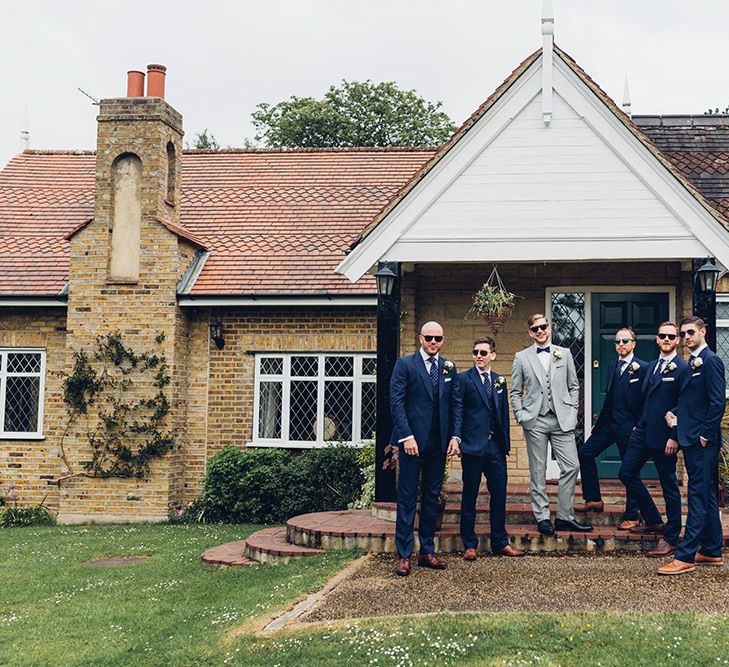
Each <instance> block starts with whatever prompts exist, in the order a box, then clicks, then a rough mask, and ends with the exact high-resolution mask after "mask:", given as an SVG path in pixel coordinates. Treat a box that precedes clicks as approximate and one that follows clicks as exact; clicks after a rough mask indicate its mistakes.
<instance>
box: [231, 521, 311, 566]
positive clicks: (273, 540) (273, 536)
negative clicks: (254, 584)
mask: <svg viewBox="0 0 729 667" xmlns="http://www.w3.org/2000/svg"><path fill="white" fill-rule="evenodd" d="M243 553H244V555H245V556H246V557H247V558H250V559H251V560H254V561H257V562H259V563H286V562H288V561H289V559H291V558H300V557H302V556H319V555H320V554H323V553H324V551H323V550H322V549H312V548H310V547H307V546H301V545H298V544H294V543H292V542H288V541H287V540H286V528H282V527H280V526H276V527H274V528H264V529H262V530H259V531H257V532H255V533H252V534H251V535H249V536H248V539H247V540H246V541H245V548H244V550H243Z"/></svg>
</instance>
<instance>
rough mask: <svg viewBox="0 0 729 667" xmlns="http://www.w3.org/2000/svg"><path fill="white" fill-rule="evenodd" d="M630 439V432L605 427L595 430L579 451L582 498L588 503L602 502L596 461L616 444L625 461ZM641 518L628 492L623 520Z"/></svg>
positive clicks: (635, 503) (633, 499)
mask: <svg viewBox="0 0 729 667" xmlns="http://www.w3.org/2000/svg"><path fill="white" fill-rule="evenodd" d="M629 439H630V431H628V432H627V433H626V434H622V433H618V432H616V430H615V429H613V428H612V427H611V426H605V427H602V428H599V429H595V431H593V433H592V435H591V436H590V437H589V438H588V439H587V441H586V442H585V444H584V445H582V447H580V448H579V449H578V450H577V456H578V457H579V459H580V475H581V478H582V497H583V498H584V499H585V500H586V501H589V500H602V497H601V495H600V478H599V477H598V474H597V462H596V461H595V459H596V458H597V457H598V456H599V455H600V454H602V453H603V452H604V451H605V450H606V449H607V448H608V447H610V445H612V444H613V443H616V444H617V445H618V451H619V452H620V458H621V459H622V460H624V459H625V453H626V452H627V451H628V442H629ZM639 517H640V515H639V513H638V503H637V502H636V500H635V498H634V497H633V496H632V495H631V493H630V491H628V492H627V494H626V498H625V512H623V519H626V520H632V521H635V520H637V519H638V518H639Z"/></svg>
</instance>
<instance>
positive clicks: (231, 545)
mask: <svg viewBox="0 0 729 667" xmlns="http://www.w3.org/2000/svg"><path fill="white" fill-rule="evenodd" d="M245 548H246V541H245V540H239V541H238V542H227V543H226V544H221V545H220V546H217V547H212V548H210V549H208V550H207V551H205V552H204V553H203V555H202V557H201V559H202V562H203V563H207V564H208V565H257V564H258V563H257V561H255V560H251V559H250V558H246V557H245V556H244V555H243V552H244V551H245Z"/></svg>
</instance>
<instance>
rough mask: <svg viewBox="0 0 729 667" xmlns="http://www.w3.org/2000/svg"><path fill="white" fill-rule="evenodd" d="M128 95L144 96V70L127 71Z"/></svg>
mask: <svg viewBox="0 0 729 667" xmlns="http://www.w3.org/2000/svg"><path fill="white" fill-rule="evenodd" d="M127 97H144V72H140V71H139V70H134V69H131V70H129V71H128V72H127Z"/></svg>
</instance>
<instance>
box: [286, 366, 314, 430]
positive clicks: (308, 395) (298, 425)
mask: <svg viewBox="0 0 729 667" xmlns="http://www.w3.org/2000/svg"><path fill="white" fill-rule="evenodd" d="M299 358H304V359H306V358H307V357H299ZM315 361H316V359H315ZM317 395H318V391H317V383H316V382H312V381H311V380H293V381H292V382H291V403H290V408H289V439H291V440H301V441H304V442H309V441H312V440H316V407H317V405H316V404H317Z"/></svg>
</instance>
